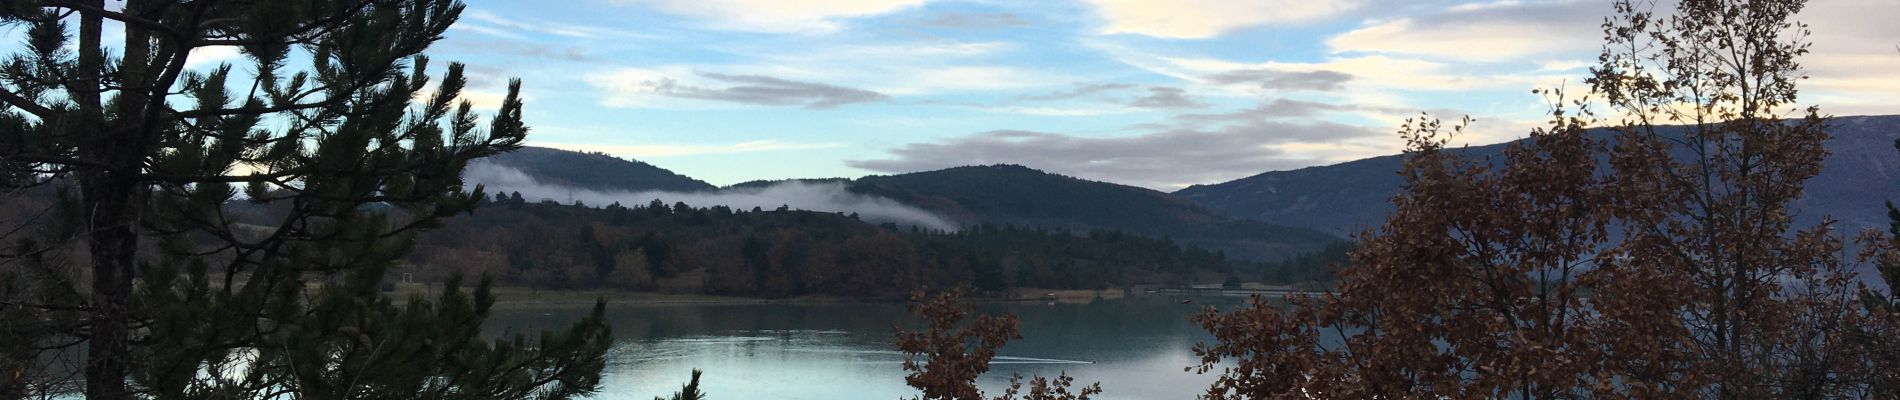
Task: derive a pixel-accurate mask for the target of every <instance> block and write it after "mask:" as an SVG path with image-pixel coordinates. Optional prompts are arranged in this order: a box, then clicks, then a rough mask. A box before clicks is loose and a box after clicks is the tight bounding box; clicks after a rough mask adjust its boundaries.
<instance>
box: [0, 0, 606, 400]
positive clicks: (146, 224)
mask: <svg viewBox="0 0 1900 400" xmlns="http://www.w3.org/2000/svg"><path fill="white" fill-rule="evenodd" d="M114 5H115V6H117V5H122V7H117V8H112V7H107V5H106V4H105V2H104V1H102V0H22V1H8V2H5V3H4V5H3V6H0V29H7V30H11V29H23V30H24V31H25V32H27V36H28V44H29V45H28V46H25V47H24V48H20V49H18V51H17V52H14V53H13V54H8V55H6V58H5V59H4V60H3V61H0V104H4V108H0V169H3V170H4V174H0V176H3V177H4V179H5V180H4V182H0V183H4V184H5V185H6V188H5V189H8V193H27V192H35V191H39V192H42V193H41V194H43V195H44V196H42V197H39V198H40V199H51V200H50V201H45V202H42V203H39V204H34V203H32V202H33V200H22V201H21V202H20V203H12V202H9V203H8V204H29V205H33V206H36V207H41V208H40V209H39V210H41V211H43V212H40V211H33V212H31V214H32V215H37V216H42V217H43V218H38V219H33V218H29V219H28V220H30V222H29V223H23V224H20V225H18V227H19V228H20V229H10V230H7V231H0V232H5V233H6V234H7V237H5V238H4V239H5V240H6V243H5V244H4V248H3V249H0V263H4V264H5V268H4V269H0V296H4V297H0V317H5V321H6V323H5V324H0V325H4V326H5V328H0V335H5V336H0V343H6V345H4V347H0V351H4V352H6V353H7V354H6V359H7V360H8V361H6V362H7V363H8V364H9V365H0V366H3V367H7V368H9V370H8V371H7V373H6V374H0V375H10V377H9V378H7V379H13V380H15V381H12V382H6V383H10V384H9V385H6V386H4V387H5V388H6V389H4V390H9V391H11V393H5V394H8V395H29V396H44V395H58V394H61V393H68V392H72V391H81V389H80V388H78V387H76V386H74V383H75V382H76V381H75V380H73V379H66V378H68V377H71V376H73V375H74V373H75V372H77V373H78V375H82V376H83V380H82V381H83V384H84V388H83V393H84V394H85V396H86V397H87V398H89V399H111V400H116V399H128V398H155V399H163V398H176V399H185V398H260V399H262V398H281V397H284V396H288V397H295V398H334V399H343V398H405V399H408V398H432V399H488V398H543V399H563V398H570V397H573V396H576V395H581V394H586V393H590V392H591V391H593V390H594V388H595V387H596V385H597V384H598V378H599V373H600V370H601V368H602V366H603V363H602V357H603V354H604V351H605V348H606V346H607V345H608V342H609V340H610V336H609V335H608V332H607V328H606V326H605V325H604V324H603V323H602V321H601V320H600V318H601V309H600V308H598V307H597V308H596V311H595V313H594V314H593V315H592V316H590V317H588V318H585V319H583V320H582V321H579V322H577V323H576V324H575V325H574V326H573V327H572V328H571V329H569V330H567V331H564V332H558V333H553V332H550V333H544V334H543V335H541V336H540V338H539V340H529V339H528V338H525V337H519V336H518V337H514V338H506V339H504V340H500V341H496V342H492V343H491V342H486V341H484V340H483V339H481V338H480V337H479V336H478V330H479V327H480V323H481V321H482V319H483V317H485V316H486V315H487V311H488V306H489V304H491V302H492V299H491V298H490V297H489V295H488V293H489V292H488V287H489V283H488V281H487V280H484V281H483V282H482V283H481V284H480V285H477V287H476V289H475V291H474V292H473V293H472V294H465V293H464V292H462V291H460V290H457V289H455V288H454V287H453V285H451V288H450V290H445V291H444V293H443V295H442V296H441V297H440V298H438V299H434V300H429V299H420V298H415V299H408V300H407V301H395V300H392V299H389V298H387V297H385V296H384V295H382V293H381V290H380V289H381V288H382V287H383V280H384V277H385V275H386V274H387V273H388V272H390V270H391V269H392V268H394V267H396V262H397V261H398V260H400V259H402V258H403V257H404V256H405V254H407V251H408V250H409V249H410V247H411V245H412V244H413V243H414V241H415V238H416V236H417V235H418V234H419V233H420V232H423V231H425V230H427V229H429V228H432V227H435V226H436V225H438V221H439V219H441V218H444V217H448V216H452V215H456V214H461V213H467V212H470V211H471V210H473V208H474V207H475V205H476V204H478V203H479V202H481V201H483V200H485V199H487V198H488V197H487V196H486V194H484V193H483V191H482V190H481V188H479V187H476V188H465V187H463V185H462V181H461V179H460V174H461V171H462V169H463V167H464V166H465V165H467V163H468V162H469V161H470V160H474V159H477V158H480V157H485V156H490V155H494V154H497V153H501V152H504V151H508V150H511V149H514V148H516V147H517V146H518V144H519V143H520V142H521V140H522V138H524V137H525V135H526V134H527V133H528V129H527V127H526V126H525V125H524V123H523V121H522V120H521V113H522V103H521V101H520V98H519V89H520V82H519V81H515V82H511V84H510V85H509V90H508V94H507V96H506V98H505V100H504V101H503V102H502V104H501V107H500V109H499V110H498V111H497V112H496V113H495V114H494V116H493V117H492V118H491V119H490V120H489V121H487V123H486V124H485V126H484V124H482V123H481V122H480V121H478V118H477V116H476V114H475V112H474V111H473V110H472V106H471V105H470V104H469V103H468V102H466V101H461V100H459V99H460V97H459V96H460V94H461V89H462V88H463V87H464V86H465V85H466V83H467V80H466V78H465V76H464V73H463V70H464V69H463V66H462V65H461V64H457V63H450V64H448V66H447V68H446V71H445V72H443V73H442V74H441V75H440V76H439V77H436V76H432V75H431V74H430V71H429V70H430V67H431V63H430V60H429V59H428V58H427V57H426V56H424V55H423V51H424V50H425V49H427V48H428V47H429V46H430V45H431V44H433V43H434V42H435V41H437V40H439V39H440V38H441V37H442V35H443V33H444V32H445V31H446V30H447V29H448V27H449V26H450V25H451V24H453V23H454V22H455V21H456V19H457V17H458V16H459V15H460V13H461V11H462V10H463V6H462V4H461V3H459V2H457V1H453V0H378V1H359V0H307V1H250V0H201V1H183V2H181V1H156V0H130V1H125V2H122V3H117V4H114ZM107 25H115V26H118V27H122V28H123V32H124V35H123V37H122V39H123V42H120V43H112V44H108V43H105V42H104V40H106V39H107V37H106V36H104V35H102V34H101V32H102V31H103V30H104V28H105V27H106V26H107ZM113 38H114V39H118V38H117V37H113ZM214 47H225V48H236V49H237V50H239V51H240V52H241V53H242V54H243V57H241V58H239V59H238V61H239V62H240V63H241V64H245V65H240V66H233V65H230V64H224V65H220V66H217V67H214V68H210V69H203V70H194V69H190V68H187V67H186V66H187V65H188V62H189V59H190V55H191V54H192V52H193V50H195V49H206V48H214ZM11 48H12V47H9V49H11ZM412 99H413V100H416V101H414V102H412ZM43 192H51V193H50V194H49V193H43ZM240 203H242V204H249V205H250V206H249V207H247V208H245V209H247V210H250V212H248V213H236V212H234V208H233V207H231V206H230V205H232V204H240ZM9 228H13V227H9ZM451 282H454V280H451ZM75 348H84V349H85V350H84V354H78V352H74V351H68V349H75ZM67 357H78V358H83V360H69V361H72V362H71V364H72V365H83V366H84V368H83V371H70V370H60V369H59V368H58V367H57V364H56V363H42V362H40V360H46V359H59V358H67Z"/></svg>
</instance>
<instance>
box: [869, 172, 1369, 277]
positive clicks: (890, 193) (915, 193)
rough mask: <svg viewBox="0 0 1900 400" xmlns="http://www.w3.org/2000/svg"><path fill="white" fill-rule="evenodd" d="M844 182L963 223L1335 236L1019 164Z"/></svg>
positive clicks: (1272, 245)
mask: <svg viewBox="0 0 1900 400" xmlns="http://www.w3.org/2000/svg"><path fill="white" fill-rule="evenodd" d="M851 189H852V190H853V191H856V192H860V193H867V194H873V195H878V196H883V197H887V198H891V199H895V200H898V201H901V202H904V203H907V204H911V205H915V206H918V207H922V208H925V209H929V210H931V211H934V212H938V213H940V214H943V215H945V216H948V217H951V218H953V219H956V220H959V221H963V222H965V223H987V224H995V225H1017V226H1033V227H1042V228H1048V229H1068V230H1072V231H1077V232H1084V231H1089V230H1119V231H1125V232H1131V233H1136V234H1141V235H1146V236H1154V237H1168V238H1173V239H1175V240H1178V241H1181V242H1183V243H1188V244H1193V245H1196V246H1200V247H1204V248H1208V249H1214V250H1220V251H1224V252H1227V253H1228V254H1230V255H1233V256H1238V257H1242V258H1249V259H1277V258H1282V257H1286V256H1291V255H1296V254H1301V253H1305V252H1309V251H1313V250H1317V249H1319V248H1321V247H1324V246H1325V245H1326V244H1328V243H1332V242H1335V241H1338V240H1339V238H1338V237H1335V236H1332V235H1328V234H1325V233H1322V232H1318V231H1314V230H1310V229H1302V228H1291V227H1286V226H1281V225H1275V224H1271V223H1264V222H1258V221H1244V220H1237V219H1233V218H1229V217H1225V216H1222V215H1220V214H1218V213H1215V212H1213V211H1211V210H1209V209H1207V208H1205V207H1202V206H1200V205H1197V204H1194V203H1193V202H1189V201H1186V200H1183V199H1181V198H1178V197H1175V196H1172V195H1169V194H1167V193H1164V192H1158V191H1154V190H1149V189H1144V188H1139V187H1134V186H1126V185H1119V184H1114V183H1107V182H1097V181H1089V180H1084V179H1078V178H1073V177H1068V176H1062V175H1056V174H1050V173H1047V172H1043V171H1039V170H1035V169H1031V168H1028V167H1023V166H1019V165H990V166H968V167H957V168H949V169H943V170H936V171H927V172H916V173H909V174H900V175H884V176H867V177H864V178H859V179H857V180H855V181H854V182H853V184H852V186H851Z"/></svg>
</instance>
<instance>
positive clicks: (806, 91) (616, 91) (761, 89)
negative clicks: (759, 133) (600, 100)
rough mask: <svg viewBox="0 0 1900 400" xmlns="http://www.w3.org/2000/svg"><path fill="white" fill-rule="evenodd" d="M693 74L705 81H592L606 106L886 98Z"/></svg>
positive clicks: (815, 104) (613, 77)
mask: <svg viewBox="0 0 1900 400" xmlns="http://www.w3.org/2000/svg"><path fill="white" fill-rule="evenodd" d="M694 76H695V77H697V78H700V79H702V80H704V81H706V83H705V84H703V85H702V84H694V83H683V82H681V81H679V80H677V79H676V78H674V77H670V76H657V75H655V74H653V73H652V72H651V71H642V70H621V71H618V72H614V73H609V74H605V75H602V76H599V77H596V78H595V79H594V80H593V84H594V85H595V86H597V87H601V88H604V89H607V90H609V91H611V92H612V93H611V94H610V95H609V97H608V100H607V104H608V105H610V106H612V105H620V106H639V105H641V104H643V102H640V101H638V100H636V99H631V98H633V97H639V96H664V97H674V98H683V99H694V100H706V101H715V102H726V103H740V104H751V105H765V106H797V107H804V108H810V109H827V108H835V107H838V106H842V105H846V104H853V103H865V102H874V101H883V100H887V99H889V96H885V95H884V94H882V93H878V92H874V91H870V90H865V89H858V88H850V87H844V86H838V85H830V84H824V83H815V82H802V81H794V80H790V79H784V78H777V77H770V76H762V75H734V74H722V73H715V72H696V73H694Z"/></svg>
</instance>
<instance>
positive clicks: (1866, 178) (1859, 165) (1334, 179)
mask: <svg viewBox="0 0 1900 400" xmlns="http://www.w3.org/2000/svg"><path fill="white" fill-rule="evenodd" d="M1828 123H1829V129H1828V131H1829V134H1830V137H1829V139H1828V143H1827V145H1826V146H1827V148H1828V150H1829V152H1830V154H1829V156H1828V158H1827V159H1825V160H1824V161H1823V168H1822V170H1821V173H1820V174H1819V175H1817V176H1815V177H1814V178H1813V179H1810V180H1809V181H1808V182H1807V187H1806V193H1804V196H1803V197H1802V198H1801V199H1799V200H1796V201H1795V202H1794V204H1793V208H1794V209H1795V210H1796V222H1797V223H1798V224H1802V225H1812V224H1816V223H1819V222H1820V220H1821V218H1822V217H1823V216H1824V215H1825V216H1831V217H1833V218H1835V219H1837V220H1838V221H1839V222H1840V223H1841V224H1842V225H1843V226H1846V227H1849V228H1851V229H1854V230H1858V229H1868V228H1872V229H1881V228H1884V227H1885V226H1886V209H1885V206H1884V201H1885V200H1887V199H1895V198H1900V153H1896V152H1895V150H1894V145H1893V140H1894V139H1895V138H1900V115H1872V116H1844V117H1830V118H1829V119H1828ZM1599 129H1601V128H1599ZM1596 132H1598V133H1597V134H1602V133H1601V132H1604V131H1602V130H1598V131H1596ZM1523 140H1527V139H1517V140H1512V141H1509V142H1504V143H1496V144H1489V145H1483V146H1467V147H1460V148H1452V149H1448V151H1450V152H1453V153H1457V154H1462V155H1465V156H1470V157H1474V158H1483V157H1486V156H1496V155H1500V154H1502V152H1503V150H1504V148H1505V147H1506V146H1508V145H1510V144H1511V143H1517V142H1521V141H1523ZM1402 157H1403V155H1396V154H1395V155H1385V156H1378V157H1371V158H1364V159H1359V160H1353V161H1347V162H1342V163H1337V164H1332V165H1323V166H1312V167H1305V168H1299V169H1293V170H1284V171H1268V172H1263V173H1260V174H1255V175H1252V176H1248V177H1245V178H1240V179H1235V180H1232V181H1227V182H1222V183H1215V184H1206V185H1193V186H1189V187H1187V188H1183V189H1181V190H1179V191H1175V192H1174V194H1175V195H1177V196H1180V197H1182V198H1185V199H1188V200H1190V201H1194V202H1196V203H1199V204H1201V205H1203V206H1206V207H1208V208H1209V209H1212V210H1215V211H1216V212H1219V213H1221V214H1223V215H1226V216H1229V217H1234V218H1242V219H1254V220H1270V221H1275V222H1277V223H1281V224H1285V225H1290V226H1297V227H1304V228H1310V229H1317V230H1321V231H1324V232H1328V233H1333V234H1336V235H1350V234H1353V233H1357V232H1361V231H1363V230H1365V229H1370V228H1375V227H1378V226H1379V225H1380V224H1382V223H1383V222H1384V219H1385V216H1386V215H1388V214H1390V213H1391V211H1392V209H1393V207H1392V204H1391V202H1390V201H1389V200H1390V199H1391V198H1392V196H1396V195H1398V194H1399V188H1400V186H1401V185H1402V184H1404V179H1403V178H1402V177H1401V176H1399V174H1398V172H1399V166H1400V163H1401V162H1402V161H1403V158H1402Z"/></svg>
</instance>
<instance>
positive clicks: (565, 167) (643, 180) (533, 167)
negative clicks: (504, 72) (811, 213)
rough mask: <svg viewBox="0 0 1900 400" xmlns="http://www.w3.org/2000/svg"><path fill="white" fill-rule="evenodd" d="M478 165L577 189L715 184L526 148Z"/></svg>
mask: <svg viewBox="0 0 1900 400" xmlns="http://www.w3.org/2000/svg"><path fill="white" fill-rule="evenodd" d="M476 163H478V164H479V163H492V164H495V165H501V166H506V167H510V168H514V169H517V170H520V171H521V172H522V173H525V174H527V175H528V176H529V177H531V178H534V179H535V180H537V181H540V182H541V183H543V184H549V185H561V186H569V187H574V188H586V189H593V190H602V191H608V190H621V191H629V192H637V191H644V190H670V191H694V190H711V189H714V186H713V185H712V184H709V183H706V182H703V181H700V180H698V179H693V178H691V177H687V176H685V175H680V174H676V173H673V171H668V170H666V169H664V168H660V167H656V166H653V164H647V163H644V162H640V161H636V160H629V159H621V158H618V157H614V156H610V155H607V154H603V153H586V152H577V151H567V150H561V149H550V148H545V147H522V148H520V149H517V150H515V151H510V152H507V153H501V154H497V155H494V156H491V157H488V158H485V159H482V160H479V161H476Z"/></svg>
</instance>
